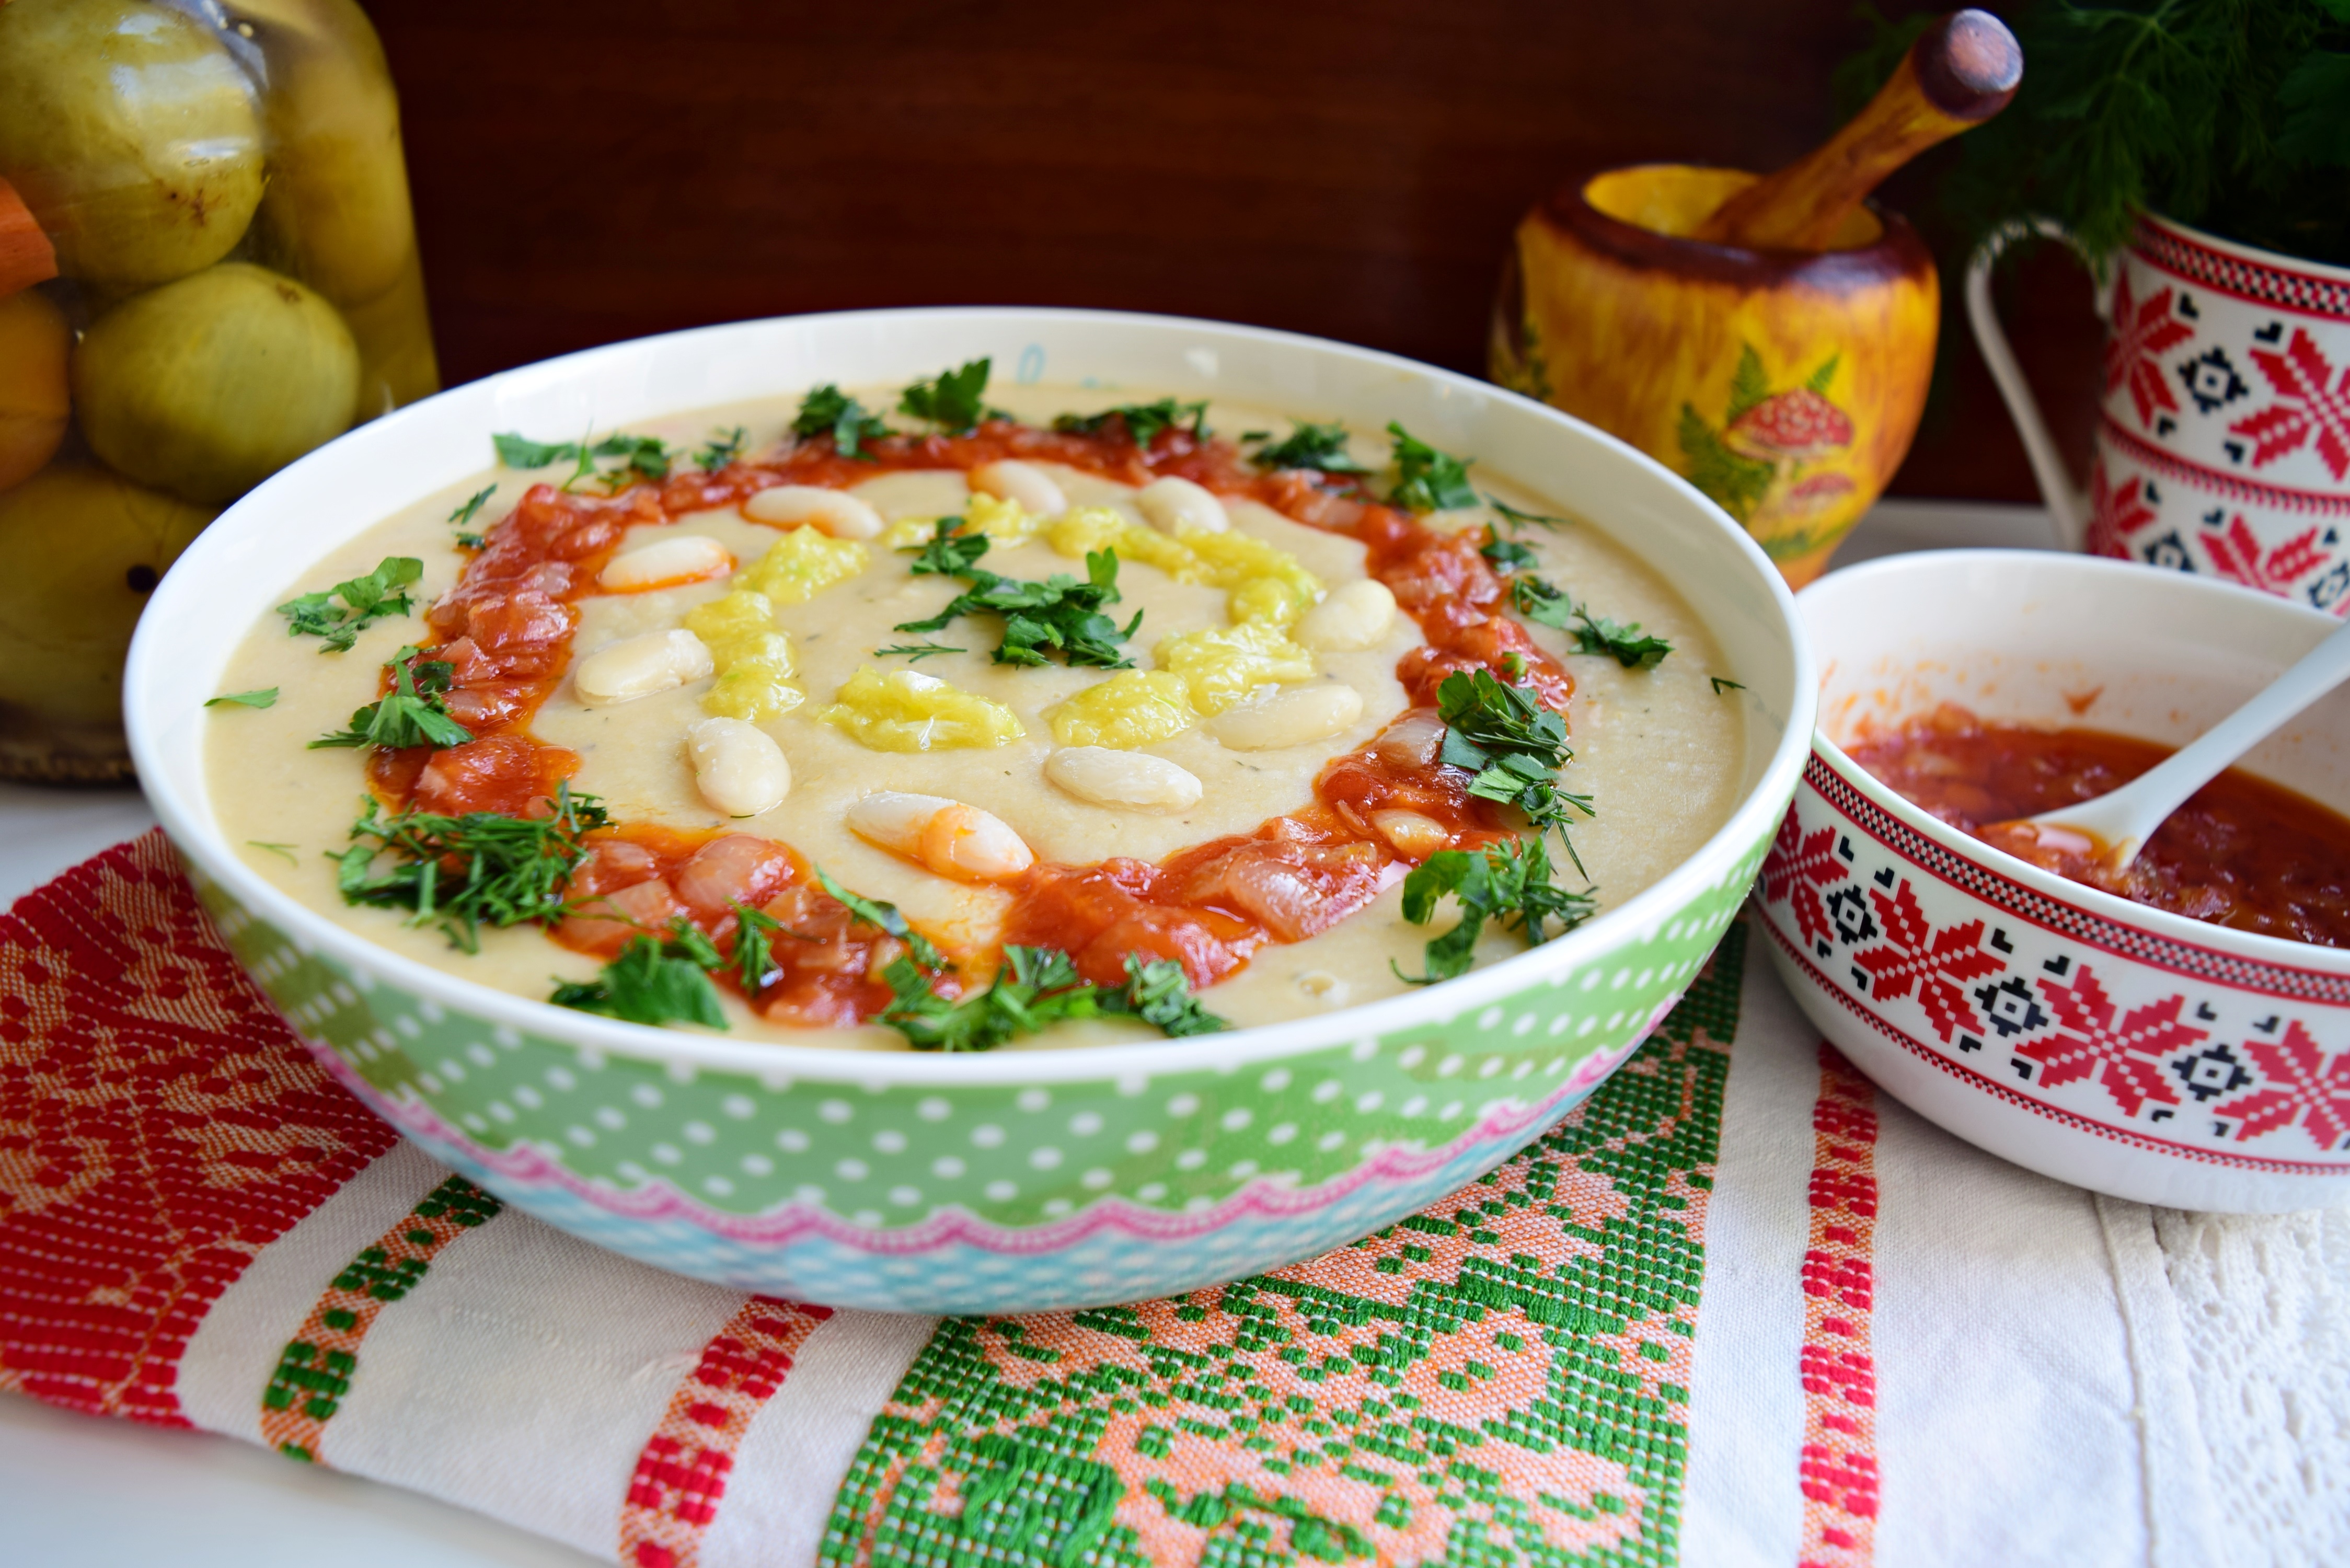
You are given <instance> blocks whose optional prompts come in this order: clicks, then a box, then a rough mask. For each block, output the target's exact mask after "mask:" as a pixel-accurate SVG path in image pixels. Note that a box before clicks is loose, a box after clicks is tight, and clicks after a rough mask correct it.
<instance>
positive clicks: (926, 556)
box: [899, 517, 988, 631]
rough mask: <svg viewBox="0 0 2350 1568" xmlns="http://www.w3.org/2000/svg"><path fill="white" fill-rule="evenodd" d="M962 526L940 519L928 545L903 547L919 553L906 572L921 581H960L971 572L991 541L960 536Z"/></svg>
mask: <svg viewBox="0 0 2350 1568" xmlns="http://www.w3.org/2000/svg"><path fill="white" fill-rule="evenodd" d="M961 527H962V518H960V517H941V518H940V519H939V520H938V521H937V522H936V523H933V524H931V537H930V540H929V542H928V543H926V544H922V545H904V546H902V548H905V549H908V550H912V551H914V552H916V554H915V556H914V559H913V563H912V565H910V566H908V567H907V568H906V569H907V570H908V571H910V572H911V573H913V574H914V576H918V577H959V576H962V574H964V573H965V572H968V571H970V570H971V569H972V566H974V565H976V564H977V562H978V560H979V558H980V557H981V556H984V555H986V554H987V545H988V538H987V535H984V534H967V535H958V534H957V533H956V530H957V529H959V528H961ZM903 629H905V628H902V627H901V628H899V630H901V631H902V630H903Z"/></svg>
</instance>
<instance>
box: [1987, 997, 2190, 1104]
mask: <svg viewBox="0 0 2350 1568" xmlns="http://www.w3.org/2000/svg"><path fill="white" fill-rule="evenodd" d="M2040 989H2041V991H2042V992H2043V994H2045V995H2046V996H2047V998H2048V1005H2049V1007H2050V1009H2051V1010H2052V1011H2053V1012H2054V1013H2055V1014H2056V1028H2055V1030H2054V1032H2052V1033H2047V1034H2043V1035H2041V1036H2040V1037H2039V1038H2037V1039H2034V1040H2028V1041H2025V1042H2024V1043H2022V1044H2020V1045H2018V1046H2016V1047H2015V1054H2017V1055H2019V1056H2022V1057H2026V1058H2028V1059H2029V1060H2032V1061H2034V1062H2037V1063H2039V1064H2041V1072H2040V1083H2041V1085H2042V1086H2043V1088H2053V1087H2054V1086H2055V1085H2059V1084H2069V1083H2071V1082H2072V1081H2073V1080H2074V1079H2075V1078H2085V1077H2088V1076H2090V1075H2092V1074H2094V1075H2095V1077H2096V1081H2097V1082H2098V1083H2100V1084H2102V1085H2105V1088H2106V1093H2107V1094H2109V1095H2111V1096H2113V1097H2114V1104H2116V1105H2117V1106H2120V1107H2121V1110H2122V1115H2124V1116H2136V1115H2137V1110H2138V1107H2139V1106H2142V1105H2144V1104H2145V1103H2146V1102H2147V1101H2148V1100H2153V1101H2156V1102H2158V1103H2159V1104H2161V1105H2166V1106H2175V1105H2177V1104H2178V1091H2177V1090H2175V1089H2173V1088H2172V1087H2171V1086H2170V1084H2169V1081H2168V1079H2167V1078H2166V1077H2165V1076H2164V1075H2163V1071H2162V1062H2163V1058H2164V1057H2166V1056H2168V1055H2171V1054H2174V1053H2176V1052H2178V1051H2182V1050H2184V1049H2186V1048H2187V1047H2188V1046H2189V1045H2195V1044H2200V1043H2201V1042H2203V1041H2204V1040H2206V1039H2208V1038H2210V1030H2208V1029H2198V1028H2196V1027H2195V1026H2194V1025H2193V1024H2190V1023H2180V1022H2179V1021H2178V1014H2179V1011H2180V1010H2181V1009H2182V1008H2184V1007H2185V1006H2186V1005H2187V998H2186V997H2185V996H2183V995H2179V996H2173V997H2170V998H2168V999H2167V1000H2165V1001H2162V1002H2147V1003H2146V1004H2145V1005H2144V1006H2141V1007H2133V1008H2131V1009H2130V1010H2129V1012H2127V1013H2126V1014H2125V1015H2123V1017H2122V1019H2121V1022H2120V1023H2119V1024H2118V1025H2116V1023H2115V1021H2114V1017H2115V1012H2116V1009H2115V1007H2114V1002H2113V998H2111V997H2110V996H2107V995H2106V988H2105V987H2104V986H2103V985H2102V984H2100V983H2099V982H2098V981H2097V977H2096V976H2095V974H2094V973H2093V972H2091V971H2090V969H2089V966H2088V965H2087V964H2083V965H2082V966H2081V972H2080V974H2079V976H2078V977H2077V978H2076V979H2075V980H2074V982H2073V983H2072V984H2070V985H2066V984H2064V982H2063V981H2055V980H2047V979H2043V980H2042V981H2040Z"/></svg>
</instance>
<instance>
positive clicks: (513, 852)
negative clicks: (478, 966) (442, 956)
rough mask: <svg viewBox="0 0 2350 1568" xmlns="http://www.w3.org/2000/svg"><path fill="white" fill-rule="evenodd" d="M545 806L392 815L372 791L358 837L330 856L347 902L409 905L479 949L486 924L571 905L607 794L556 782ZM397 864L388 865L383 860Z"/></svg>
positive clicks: (546, 914) (551, 916)
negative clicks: (587, 840)
mask: <svg viewBox="0 0 2350 1568" xmlns="http://www.w3.org/2000/svg"><path fill="white" fill-rule="evenodd" d="M548 805H550V806H551V807H552V808H553V809H552V810H551V811H550V813H549V814H548V815H546V816H539V817H521V816H506V815H502V814H501V813H498V812H494V811H473V812H466V813H465V814H463V815H457V816H451V815H442V814H440V813H437V812H423V811H413V810H411V811H403V812H400V814H398V815H393V816H386V815H383V811H382V808H381V807H380V806H379V805H377V804H376V802H375V801H374V800H373V799H372V798H370V799H369V801H368V803H367V806H366V810H365V812H364V813H363V814H362V815H360V817H359V820H358V821H356V822H354V823H353V824H352V825H351V840H352V842H351V846H350V847H349V848H348V849H346V850H344V851H343V852H342V853H341V854H340V855H338V856H334V857H331V858H332V859H334V860H335V861H336V863H337V865H338V868H339V869H338V876H337V878H336V885H337V888H338V890H339V891H340V892H341V894H342V897H343V901H344V902H345V903H347V904H369V905H374V906H377V907H379V908H382V909H403V910H406V911H407V912H408V923H409V924H410V925H411V926H423V925H430V924H432V923H433V922H434V921H438V922H439V923H440V925H441V929H442V930H444V931H446V932H447V933H448V935H449V940H450V941H451V943H452V944H453V945H454V946H456V947H459V948H462V949H463V950H465V951H467V952H477V951H479V950H480V949H481V928H482V927H484V926H492V927H505V926H516V925H523V924H525V923H528V922H534V921H535V922H537V923H539V924H543V925H552V924H553V923H554V922H555V921H556V920H558V919H561V918H562V917H563V914H564V912H565V911H564V890H565V888H567V886H568V885H569V883H570V880H571V873H572V872H573V871H574V870H575V869H576V868H577V867H578V865H579V862H580V861H582V860H584V859H586V858H587V852H588V851H587V846H586V845H585V844H584V843H582V842H581V836H582V835H584V834H586V833H587V831H589V830H590V829H591V828H597V827H601V826H604V824H605V822H606V820H607V816H606V814H605V811H604V806H603V803H602V802H601V801H599V800H598V799H597V798H596V797H595V796H594V795H587V794H573V793H572V792H571V786H570V784H567V783H566V784H557V785H556V793H555V794H554V796H553V797H552V798H551V799H550V800H549V802H548ZM385 856H390V857H391V864H390V866H389V867H386V868H384V869H382V870H378V869H376V862H377V861H378V860H379V859H380V858H382V857H385Z"/></svg>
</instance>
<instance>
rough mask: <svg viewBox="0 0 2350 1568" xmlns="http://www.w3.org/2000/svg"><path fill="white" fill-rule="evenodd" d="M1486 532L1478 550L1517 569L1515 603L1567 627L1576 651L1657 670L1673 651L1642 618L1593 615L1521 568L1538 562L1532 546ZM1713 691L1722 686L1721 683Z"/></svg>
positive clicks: (1531, 615)
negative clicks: (1645, 629)
mask: <svg viewBox="0 0 2350 1568" xmlns="http://www.w3.org/2000/svg"><path fill="white" fill-rule="evenodd" d="M1485 535H1486V543H1485V545H1484V546H1483V547H1482V549H1481V550H1479V552H1478V554H1480V555H1482V556H1484V557H1485V558H1486V559H1487V560H1489V561H1491V562H1492V563H1493V565H1494V566H1495V568H1496V569H1498V570H1502V571H1505V572H1506V571H1514V572H1515V573H1516V575H1515V576H1512V577H1511V578H1510V579H1509V582H1510V603H1511V605H1512V606H1513V607H1514V608H1515V609H1516V610H1517V612H1518V613H1519V614H1520V615H1522V616H1523V617H1525V618H1527V619H1528V620H1531V621H1539V622H1540V623H1541V624H1543V625H1544V626H1555V627H1556V628H1558V629H1559V630H1561V631H1563V632H1565V633H1566V634H1567V636H1568V637H1569V638H1570V639H1572V643H1573V649H1574V651H1575V652H1576V653H1599V654H1605V655H1607V657H1608V658H1610V659H1614V660H1615V661H1616V662H1617V663H1618V664H1620V665H1622V666H1623V667H1624V668H1625V669H1627V670H1654V669H1655V668H1656V667H1657V666H1658V665H1659V664H1662V663H1663V662H1664V661H1665V655H1667V654H1668V653H1670V652H1671V651H1672V650H1673V645H1672V644H1671V643H1669V642H1668V641H1666V640H1665V639H1663V638H1661V637H1650V636H1648V635H1646V634H1644V633H1643V632H1642V631H1641V630H1640V623H1639V622H1638V621H1634V622H1632V623H1631V624H1630V625H1629V626H1626V625H1623V624H1621V623H1619V622H1617V621H1612V620H1609V619H1607V618H1606V617H1605V616H1595V615H1593V614H1592V613H1591V611H1590V610H1589V609H1588V608H1586V607H1585V606H1582V605H1579V604H1576V603H1575V600H1574V598H1573V597H1570V596H1569V595H1568V594H1566V593H1565V591H1563V590H1562V589H1560V588H1559V587H1557V585H1555V584H1554V583H1552V582H1550V581H1549V580H1548V579H1546V578H1544V577H1538V576H1534V573H1532V572H1530V571H1526V570H1524V569H1523V568H1524V567H1527V566H1534V564H1535V563H1534V552H1533V551H1531V550H1528V549H1527V548H1526V547H1525V546H1524V545H1520V544H1516V543H1513V541H1511V540H1507V539H1503V538H1500V537H1498V536H1496V535H1494V533H1493V530H1492V528H1491V527H1490V526H1489V527H1488V528H1487V529H1486V530H1485ZM1736 684H1737V682H1735V681H1732V682H1731V685H1736ZM1714 690H1715V691H1717V692H1719V691H1721V685H1720V684H1719V683H1718V682H1717V683H1716V685H1715V687H1714Z"/></svg>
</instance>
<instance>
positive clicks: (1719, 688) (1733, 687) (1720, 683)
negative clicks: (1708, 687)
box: [1706, 675, 1746, 697]
mask: <svg viewBox="0 0 2350 1568" xmlns="http://www.w3.org/2000/svg"><path fill="white" fill-rule="evenodd" d="M1706 679H1707V680H1711V681H1712V682H1713V694H1714V695H1715V696H1717V697H1719V696H1721V694H1722V693H1723V692H1725V691H1745V690H1746V685H1745V683H1744V682H1743V681H1739V680H1731V678H1730V677H1729V676H1727V675H1709V676H1707V677H1706Z"/></svg>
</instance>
